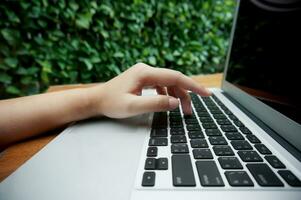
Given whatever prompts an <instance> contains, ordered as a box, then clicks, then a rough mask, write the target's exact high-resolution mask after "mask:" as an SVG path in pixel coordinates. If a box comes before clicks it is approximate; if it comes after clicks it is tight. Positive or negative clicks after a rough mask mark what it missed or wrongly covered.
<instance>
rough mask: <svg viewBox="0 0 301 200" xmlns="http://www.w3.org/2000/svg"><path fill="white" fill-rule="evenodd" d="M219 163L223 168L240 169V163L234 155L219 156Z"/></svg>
mask: <svg viewBox="0 0 301 200" xmlns="http://www.w3.org/2000/svg"><path fill="white" fill-rule="evenodd" d="M218 161H219V164H220V165H221V167H222V168H223V169H242V168H243V167H242V165H241V164H240V162H239V160H238V159H237V158H236V157H219V158H218Z"/></svg>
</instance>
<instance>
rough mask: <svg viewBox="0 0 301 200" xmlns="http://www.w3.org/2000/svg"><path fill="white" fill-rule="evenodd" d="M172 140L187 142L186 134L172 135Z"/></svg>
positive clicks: (172, 141) (173, 141)
mask: <svg viewBox="0 0 301 200" xmlns="http://www.w3.org/2000/svg"><path fill="white" fill-rule="evenodd" d="M170 141H171V143H187V140H186V136H185V135H172V136H171V137H170Z"/></svg>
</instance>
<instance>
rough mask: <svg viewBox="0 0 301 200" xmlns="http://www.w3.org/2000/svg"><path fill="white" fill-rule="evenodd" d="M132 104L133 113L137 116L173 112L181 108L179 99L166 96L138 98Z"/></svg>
mask: <svg viewBox="0 0 301 200" xmlns="http://www.w3.org/2000/svg"><path fill="white" fill-rule="evenodd" d="M132 103H133V104H132V106H131V107H132V108H131V112H134V113H135V114H141V113H147V112H159V111H167V110H173V109H176V108H177V107H178V106H179V100H178V99H176V98H174V97H171V96H166V95H154V96H136V97H135V100H134V101H133V102H132Z"/></svg>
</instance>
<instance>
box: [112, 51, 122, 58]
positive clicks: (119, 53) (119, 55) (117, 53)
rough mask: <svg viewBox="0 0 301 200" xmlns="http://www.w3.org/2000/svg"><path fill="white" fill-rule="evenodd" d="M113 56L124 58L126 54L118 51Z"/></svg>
mask: <svg viewBox="0 0 301 200" xmlns="http://www.w3.org/2000/svg"><path fill="white" fill-rule="evenodd" d="M113 57H115V58H123V57H124V54H123V53H122V52H116V53H114V55H113Z"/></svg>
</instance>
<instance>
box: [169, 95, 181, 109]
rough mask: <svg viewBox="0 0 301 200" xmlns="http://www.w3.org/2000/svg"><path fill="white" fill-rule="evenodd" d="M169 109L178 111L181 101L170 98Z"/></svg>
mask: <svg viewBox="0 0 301 200" xmlns="http://www.w3.org/2000/svg"><path fill="white" fill-rule="evenodd" d="M168 101H169V102H168V103H169V109H170V110H173V109H176V108H177V107H178V106H179V100H178V99H176V98H173V97H169V100H168Z"/></svg>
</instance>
